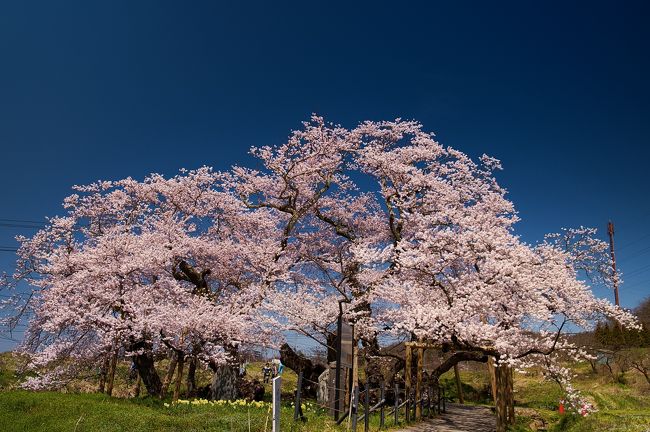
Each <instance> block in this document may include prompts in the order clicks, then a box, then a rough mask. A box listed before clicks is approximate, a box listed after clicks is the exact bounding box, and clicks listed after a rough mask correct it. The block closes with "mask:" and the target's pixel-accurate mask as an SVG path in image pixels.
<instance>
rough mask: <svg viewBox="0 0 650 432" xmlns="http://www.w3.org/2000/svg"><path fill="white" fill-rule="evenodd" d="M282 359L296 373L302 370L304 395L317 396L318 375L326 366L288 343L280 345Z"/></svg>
mask: <svg viewBox="0 0 650 432" xmlns="http://www.w3.org/2000/svg"><path fill="white" fill-rule="evenodd" d="M280 361H282V363H283V364H284V365H285V366H286V367H288V368H289V369H291V370H293V371H294V372H296V373H300V372H301V371H302V377H303V380H302V394H303V397H305V398H307V397H309V398H315V397H316V393H317V391H318V377H319V376H320V374H322V373H323V372H324V371H325V366H323V365H319V364H314V363H313V362H312V361H311V360H309V359H308V358H306V357H303V356H301V355H300V354H298V353H296V352H295V351H294V350H293V349H291V347H290V346H289V345H288V344H286V343H285V344H283V345H282V346H281V347H280Z"/></svg>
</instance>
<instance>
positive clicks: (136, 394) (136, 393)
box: [133, 374, 142, 397]
mask: <svg viewBox="0 0 650 432" xmlns="http://www.w3.org/2000/svg"><path fill="white" fill-rule="evenodd" d="M141 384H142V378H140V374H138V379H137V380H136V381H135V386H134V387H133V397H139V396H140V386H141Z"/></svg>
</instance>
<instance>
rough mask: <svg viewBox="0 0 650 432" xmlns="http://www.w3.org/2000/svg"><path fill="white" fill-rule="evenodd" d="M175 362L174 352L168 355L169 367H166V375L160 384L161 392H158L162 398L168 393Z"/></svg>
mask: <svg viewBox="0 0 650 432" xmlns="http://www.w3.org/2000/svg"><path fill="white" fill-rule="evenodd" d="M176 360H177V356H176V353H175V352H174V351H171V352H170V355H169V366H168V367H167V373H166V374H165V378H164V380H163V383H162V390H161V392H160V394H161V397H163V398H164V397H165V396H167V392H168V391H169V384H171V382H172V378H173V377H174V371H175V370H176Z"/></svg>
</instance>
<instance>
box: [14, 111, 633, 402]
mask: <svg viewBox="0 0 650 432" xmlns="http://www.w3.org/2000/svg"><path fill="white" fill-rule="evenodd" d="M252 154H253V155H254V156H255V157H257V159H258V161H259V162H260V165H261V166H259V167H256V168H250V167H239V166H238V167H234V168H233V169H232V170H230V171H229V172H227V173H214V172H212V171H211V170H210V169H208V168H202V169H199V170H196V171H189V172H183V173H181V174H180V175H179V176H176V177H174V178H171V179H165V178H163V177H162V176H158V175H153V176H150V177H149V178H147V179H145V181H143V182H137V181H135V180H132V179H125V180H122V181H118V182H99V183H96V184H93V185H90V186H86V187H80V188H78V191H79V193H78V194H77V195H73V196H71V197H69V198H68V199H67V200H66V203H65V205H66V208H67V211H68V215H66V216H65V217H63V218H57V219H52V220H51V224H50V226H49V227H48V228H47V229H45V230H43V231H41V232H39V233H38V234H37V235H36V236H35V237H33V238H32V239H22V241H23V246H22V247H21V249H20V257H21V260H20V271H19V272H18V274H17V277H18V278H22V279H25V280H27V281H28V282H29V283H30V284H31V285H32V286H34V287H35V288H36V290H35V293H34V296H33V297H32V298H31V299H30V300H29V305H28V307H27V309H26V310H29V311H31V312H32V313H33V319H32V321H31V324H30V333H29V337H28V339H27V341H26V347H28V348H29V349H30V350H31V352H33V353H36V356H35V361H36V362H40V363H41V364H50V363H51V362H52V361H53V360H55V359H60V358H62V357H64V356H71V355H76V356H79V357H83V358H92V356H93V355H99V356H102V355H104V354H102V353H106V352H111V351H113V352H114V351H115V350H116V349H118V347H119V349H122V350H124V351H125V352H126V353H128V355H130V356H132V357H133V359H134V361H135V363H136V365H137V367H138V370H139V371H140V373H141V375H142V376H143V380H144V381H145V384H146V385H147V388H148V389H149V390H150V392H154V393H157V392H159V389H160V387H161V385H160V379H159V378H158V377H157V375H156V374H155V369H154V368H153V354H154V353H155V352H156V350H160V349H163V348H171V349H172V350H174V351H175V352H177V353H178V357H179V358H182V357H183V356H190V357H192V358H200V359H202V360H204V361H206V362H208V363H209V364H217V363H219V362H223V361H224V360H225V358H226V357H227V355H228V354H229V353H232V352H233V349H232V348H233V347H234V346H236V345H237V344H239V343H242V342H246V341H248V342H255V343H260V341H261V340H262V341H263V340H264V339H265V337H266V336H269V335H271V334H272V333H273V332H274V331H275V332H276V334H277V332H279V331H282V330H293V331H298V332H300V333H302V334H304V335H307V336H309V337H312V338H313V339H315V340H318V341H319V342H320V343H322V344H324V345H326V346H328V345H331V336H332V330H333V323H334V321H335V319H336V317H337V316H338V314H339V307H340V305H342V304H344V305H345V308H344V309H345V315H346V317H347V319H349V320H350V321H352V322H353V323H354V324H355V332H356V334H357V336H358V337H359V338H360V340H361V342H362V343H363V345H364V347H365V348H366V354H367V359H368V360H369V364H371V363H372V361H371V360H372V359H373V358H375V357H379V356H381V355H382V353H381V350H380V344H379V340H380V337H381V336H384V335H389V336H392V337H405V338H407V339H410V340H421V341H427V342H433V343H436V344H439V345H440V346H441V347H443V349H444V350H445V351H447V352H448V353H449V356H448V358H447V359H446V360H445V361H444V362H443V364H441V365H440V367H439V368H438V369H437V370H435V371H433V373H432V375H433V376H434V378H435V377H437V376H440V374H442V373H443V372H445V371H446V370H448V369H449V368H451V367H453V365H455V364H456V363H458V362H459V361H463V360H475V361H486V360H487V359H488V358H489V357H493V358H495V359H496V360H497V363H498V364H500V365H505V364H507V365H514V366H527V365H531V364H539V363H547V362H548V361H552V360H554V357H555V355H556V353H558V352H563V353H568V354H570V355H573V356H574V357H576V358H578V357H580V356H582V355H584V353H583V352H582V351H581V350H580V349H579V348H578V347H576V346H574V345H572V344H571V343H570V342H569V341H568V340H567V339H566V338H565V337H564V333H566V331H567V330H568V329H569V328H578V327H589V326H590V325H591V323H593V322H594V320H596V319H599V318H602V317H607V318H610V319H615V320H617V321H619V322H620V323H622V324H623V325H628V326H635V325H636V324H635V322H634V319H633V317H632V316H631V315H630V314H628V313H627V312H625V311H623V310H621V309H620V308H617V307H615V306H613V305H611V304H610V303H609V302H607V301H604V300H600V299H597V298H595V297H594V296H593V294H592V293H591V290H590V288H589V285H588V283H587V281H586V279H585V277H583V276H585V275H588V276H591V277H600V278H601V279H599V280H600V281H605V282H607V279H606V277H605V276H603V275H606V272H604V268H605V267H604V264H603V263H604V261H603V258H602V252H603V251H604V249H603V244H602V242H598V241H595V240H593V238H592V237H593V232H592V231H590V230H588V229H584V228H581V229H579V230H574V231H565V232H564V234H560V235H552V236H550V237H548V238H547V239H546V241H543V242H541V243H539V244H537V245H531V244H527V243H525V242H523V241H522V240H521V239H520V238H519V237H518V236H517V235H516V232H515V225H516V223H517V221H518V216H517V213H516V210H515V207H514V205H513V203H512V202H510V201H509V200H508V199H507V197H506V190H505V189H503V188H502V187H501V186H499V184H498V183H497V181H496V178H495V171H497V170H499V169H500V168H501V167H500V163H499V161H498V160H496V159H494V158H491V157H488V156H485V155H484V156H482V157H481V158H480V160H479V161H474V160H472V159H471V158H470V157H469V156H467V155H466V154H464V153H462V152H460V151H458V150H456V149H453V148H451V147H445V146H443V145H441V144H440V143H438V142H437V141H436V140H435V138H434V136H433V134H431V133H428V132H426V131H424V130H423V128H422V126H421V125H420V124H419V123H417V122H413V121H402V120H399V119H398V120H395V121H390V122H364V123H361V124H360V125H358V126H357V127H355V128H353V129H345V128H343V127H340V126H336V125H331V124H327V123H326V122H325V121H324V120H323V119H322V118H320V117H317V116H314V117H312V119H311V120H310V121H309V122H305V123H304V124H303V128H302V129H301V130H298V131H294V132H293V133H292V134H291V135H290V136H289V139H288V140H287V142H286V143H284V144H282V145H279V146H276V147H260V148H254V149H252ZM599 275H600V276H599ZM251 335H254V339H255V340H254V341H252V340H251ZM276 337H277V338H278V339H279V338H280V337H279V336H276ZM554 370H555V371H560V370H561V368H555V369H554ZM369 375H370V376H372V374H369ZM145 377H146V378H145ZM567 387H569V386H567Z"/></svg>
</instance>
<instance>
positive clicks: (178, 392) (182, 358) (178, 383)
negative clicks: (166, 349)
mask: <svg viewBox="0 0 650 432" xmlns="http://www.w3.org/2000/svg"><path fill="white" fill-rule="evenodd" d="M184 367H185V356H184V355H183V353H180V352H179V353H178V372H177V373H176V385H175V386H174V398H173V399H172V400H174V401H177V400H178V398H179V397H180V395H181V383H182V382H183V368H184Z"/></svg>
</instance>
